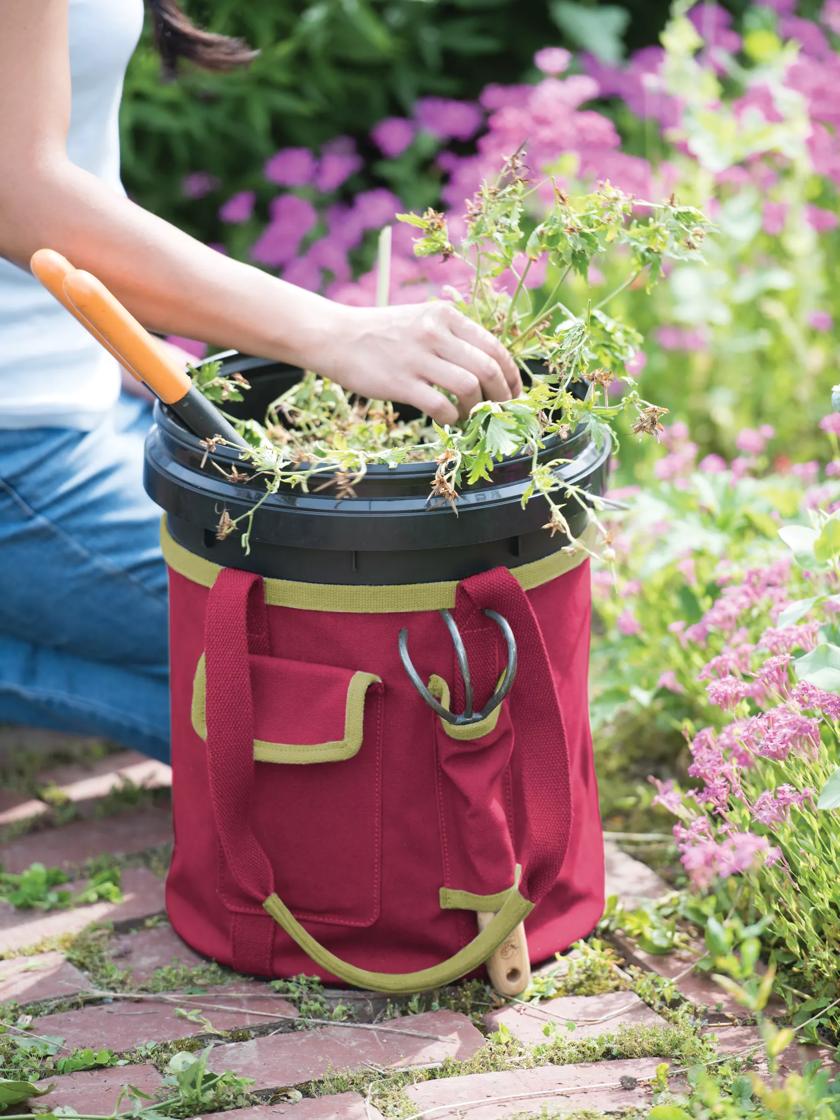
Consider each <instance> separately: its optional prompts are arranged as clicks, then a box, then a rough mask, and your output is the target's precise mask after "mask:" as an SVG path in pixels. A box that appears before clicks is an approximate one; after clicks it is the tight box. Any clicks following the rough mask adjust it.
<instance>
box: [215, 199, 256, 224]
mask: <svg viewBox="0 0 840 1120" xmlns="http://www.w3.org/2000/svg"><path fill="white" fill-rule="evenodd" d="M256 198H257V196H256V195H255V194H254V192H253V191H240V192H239V193H238V194H235V195H233V196H232V197H231V198H229V199H228V200H227V202H226V203H225V204H224V206H223V207H222V208H221V210H220V211H219V217H220V218H221V219H222V221H223V222H228V223H230V224H231V225H239V224H241V223H242V222H247V221H248V219H249V218H250V217H251V215H252V214H253V212H254V203H255V202H256Z"/></svg>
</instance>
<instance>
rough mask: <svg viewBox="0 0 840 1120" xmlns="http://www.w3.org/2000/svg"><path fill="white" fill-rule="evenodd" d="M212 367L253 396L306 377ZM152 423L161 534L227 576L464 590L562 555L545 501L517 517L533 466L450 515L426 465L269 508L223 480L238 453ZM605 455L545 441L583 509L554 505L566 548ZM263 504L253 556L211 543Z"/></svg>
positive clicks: (595, 489)
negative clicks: (495, 574) (242, 381)
mask: <svg viewBox="0 0 840 1120" xmlns="http://www.w3.org/2000/svg"><path fill="white" fill-rule="evenodd" d="M217 359H221V360H222V361H223V363H224V364H225V367H226V372H236V371H241V372H243V373H244V374H245V375H246V376H248V377H249V379H251V380H252V382H253V383H254V385H255V388H256V387H257V385H258V381H259V377H260V376H261V375H263V376H266V377H267V376H269V375H273V379H274V381H275V382H277V381H280V380H282V379H283V377H284V374H285V379H286V380H288V379H289V378H290V377H294V376H297V377H299V376H301V374H302V371H301V370H297V369H293V368H292V367H289V366H284V365H283V364H282V363H276V362H270V361H268V360H264V359H255V358H248V357H243V356H241V355H239V354H237V353H236V352H233V351H231V352H226V353H224V354H220V355H214V357H213V359H207V360H208V361H209V360H217ZM260 391H261V392H262V393H263V396H265V395H266V393H268V392H269V391H271V393H272V398H271V399H273V396H276V395H278V394H279V392H280V391H282V389H280V390H278V392H277V393H274V392H273V390H272V387H271V385H270V384H269V383H268V382H266V383H265V384H264V386H263V387H262V388H261V389H260ZM251 392H252V393H253V392H254V390H253V389H252V390H251ZM253 399H257V398H253ZM226 407H227V406H226ZM247 407H248V406H247V403H245V405H244V409H245V410H247ZM231 411H232V410H231ZM246 414H247V411H243V415H246ZM155 420H156V424H155V425H154V426H153V428H152V429H151V431H150V432H149V435H148V438H147V441H146V455H145V471H144V483H145V486H146V490H147V492H148V493H149V495H150V496H151V497H152V499H153V500H154V501H155V502H157V504H158V505H159V506H161V507H162V508H163V509H164V510H165V511H166V513H167V522H168V527H169V531H170V533H171V535H172V536H173V538H174V539H175V540H176V541H177V542H178V543H179V544H181V545H183V546H184V547H185V548H188V549H189V550H190V551H193V552H196V553H198V554H199V555H202V556H205V557H206V558H207V559H210V560H212V561H213V562H215V563H218V564H221V565H223V566H227V567H239V568H247V569H249V570H252V571H257V572H259V573H260V574H262V575H268V576H275V577H277V578H290V579H294V578H297V579H302V580H305V581H311V582H335V583H372V584H380V583H389V582H394V583H401V582H406V583H407V582H417V581H420V580H423V579H427V580H436V579H452V578H463V577H464V575H466V574H471V573H472V572H473V571H480V570H483V569H486V568H487V567H493V566H495V565H496V564H507V565H508V566H511V565H513V564H516V563H525V562H528V561H530V560H534V559H538V558H540V557H541V556H544V555H547V554H549V553H551V552H556V551H557V550H558V549H560V548H562V547H564V546H566V545H568V543H569V541H568V539H567V538H565V537H563V536H562V535H561V534H557V535H556V536H554V537H552V536H551V535H550V534H549V532H547V531H546V529H545V528H544V525H545V522H546V520H547V507H546V503H545V501H544V500H543V499H542V498H540V497H538V496H535V497H534V498H533V499H532V500H531V501H529V502H528V503H527V505H526V506H525V507H523V505H522V498H523V494H524V492H525V489H526V487H527V486H528V484H529V480H530V468H531V462H532V458H533V457H532V456H531V455H529V454H520V455H517V456H514V457H512V458H510V459H508V460H504V461H503V462H502V463H500V464H498V465H497V467H496V469H495V470H494V471H493V474H492V477H491V480H490V482H489V483H488V482H479V483H477V484H475V485H473V486H470V487H465V488H464V489H463V490H462V491H461V492H460V494H459V497H458V501H457V510H456V511H453V509H452V508H451V507H450V505H449V504H448V503H446V502H445V501H443V500H442V499H437V500H435V501H432V502H430V493H431V491H430V484H431V481H432V478H433V476H434V472H435V469H436V464H435V463H434V462H420V463H407V464H400V465H399V466H396V467H388V466H384V465H378V464H377V465H374V466H372V467H370V468H369V469H368V472H367V473H366V474H365V475H364V477H363V478H362V479H361V480H360V482H359V484H358V485H357V486H356V487H355V496H342V497H339V496H338V495H337V494H336V492H335V490H334V489H332V488H329V489H319V490H318V491H317V492H314V491H311V492H307V491H304V490H302V489H300V488H299V487H298V488H292V487H291V486H289V487H281V488H280V489H279V490H278V492H277V493H275V494H272V495H270V496H269V497H268V498H265V490H264V489H263V488H262V486H261V485H257V486H254V485H252V486H250V487H249V486H248V485H247V484H243V483H239V482H231V481H230V480H229V479H228V478H227V477H226V474H227V473H229V471H230V467H231V466H233V465H234V464H236V463H237V462H239V453H238V451H237V450H236V449H234V448H221V447H220V448H218V449H216V450H215V451H212V452H208V449H207V447H206V446H205V445H204V444H202V442H201V441H200V440H199V439H198V438H197V437H195V436H193V435H192V434H191V433H190V432H188V431H187V430H186V429H185V428H184V426H183V425H182V424H181V422H180V421H179V420H178V419H177V418H176V417H175V416H174V414H172V413H171V412H170V411H169V410H168V409H167V408H165V407H164V406H161V405H160V404H156V406H155ZM610 451H611V441H610V439H609V437H608V436H606V437H605V439H604V440H603V442H601V443H596V442H595V441H594V440H593V439H592V438H591V436H590V434H589V432H588V431H587V430H586V429H585V428H582V429H579V430H578V431H576V432H574V433H572V434H571V435H570V436H569V437H568V439H566V440H562V441H561V440H559V439H554V440H552V441H546V446H545V447H543V448H542V449H541V450H540V451H539V453H538V455H537V458H538V461H540V462H543V463H545V462H551V461H554V460H556V459H558V458H563V459H568V461H567V462H564V463H563V465H562V466H561V467H559V468H558V469H557V475H558V479H560V480H562V482H565V483H567V484H568V485H570V486H572V487H577V488H579V490H580V491H581V494H582V495H583V497H584V500H583V501H582V500H581V499H580V497H577V498H574V499H571V498H569V497H568V496H567V495H564V494H563V492H562V490H558V493H557V501H558V504H560V505H561V506H562V507H563V508H564V513H565V515H566V516H567V520H568V522H569V525H570V529H571V533H572V535H573V536H577V535H579V533H581V532H582V531H583V528H584V527H585V525H586V521H587V516H588V515H587V508H586V504H585V496H586V495H587V494H588V495H597V494H601V493H603V490H604V487H605V484H606V476H607V468H608V462H609V457H610ZM223 472H224V473H223ZM326 477H327V476H322V477H321V478H320V479H319V482H318V485H319V487H320V485H321V483H322V482H323V481H325V480H326ZM261 498H262V499H264V500H263V502H262V504H261V506H260V508H259V510H258V511H257V512H256V514H255V516H254V518H253V526H252V530H251V537H250V542H251V551H250V553H249V554H246V553H245V552H244V551H243V549H242V545H241V542H240V540H239V534H238V533H234V534H232V535H231V536H230V537H228V538H226V539H223V540H219V539H217V535H216V529H217V526H218V524H219V519H220V517H221V515H222V513H223V512H226V513H227V514H228V515H229V516H230V517H231V518H234V519H235V518H238V517H240V516H241V515H243V514H247V513H248V511H249V510H250V509H251V508H253V506H254V505H255V503H256V502H257V501H259V500H260V499H261Z"/></svg>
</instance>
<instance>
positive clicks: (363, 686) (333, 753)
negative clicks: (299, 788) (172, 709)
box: [191, 653, 382, 766]
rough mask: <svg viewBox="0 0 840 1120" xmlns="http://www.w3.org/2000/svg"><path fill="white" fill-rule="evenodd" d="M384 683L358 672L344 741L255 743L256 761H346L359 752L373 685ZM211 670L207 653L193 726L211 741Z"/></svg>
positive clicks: (196, 681)
mask: <svg viewBox="0 0 840 1120" xmlns="http://www.w3.org/2000/svg"><path fill="white" fill-rule="evenodd" d="M381 683H382V681H381V679H380V678H379V677H377V676H375V675H374V674H373V673H363V672H361V671H360V672H356V673H354V674H353V676H352V677H351V678H350V684H349V685H348V687H347V702H346V705H345V708H344V738H343V739H337V740H335V741H334V742H331V743H270V742H268V741H267V740H265V739H255V740H254V760H255V761H256V762H278V763H293V764H296V765H299V766H306V765H309V764H311V763H315V762H343V761H344V760H345V759H347V758H352V757H353V755H356V754H358V753H359V748H360V747H361V745H362V735H363V732H364V722H365V699H366V697H367V690H368V688H370V686H371V685H372V684H381ZM206 703H207V671H206V668H205V664H204V654H203V653H202V655H201V657H199V659H198V664H197V665H196V667H195V677H194V678H193V694H192V710H191V716H192V725H193V730H194V731H195V733H196V735H197V736H198V737H199V739H204V740H205V741H206V739H207V718H206Z"/></svg>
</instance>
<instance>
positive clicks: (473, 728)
mask: <svg viewBox="0 0 840 1120" xmlns="http://www.w3.org/2000/svg"><path fill="white" fill-rule="evenodd" d="M503 676H504V673H503V674H502V677H503ZM502 677H499V683H501V680H502ZM429 692H431V694H432V696H434V698H435V699H436V700H440V702H441V704H443V706H444V708H446V710H447V712H448V711H450V710H451V709H450V707H449V685H448V684H447V683H446V681H445V680H444V679H443V677H439V676H438V675H437V673H435V674H434V675H433V676H431V677H429ZM501 711H502V705H501V704H500V705H499V706H498V708H494V709H493V711H492V712H491V713H490V715H489V716H485V717H484V719H482V720H479V721H478V723H466V724H464V725H463V726H459V725H458V724H456V723H447V722H446V720H445V719H443V717H442V716H438V719H439V720H440V725H441V727H442V728H443V730H444V731H445V732H446V734H447V735H448V736H449V738H450V739H459V740H460V741H461V742H465V741H467V740H469V739H480V738H481V736H482V735H489V734H490V732H491V731H495V730H496V724H497V723H498V722H499V715H500V713H501Z"/></svg>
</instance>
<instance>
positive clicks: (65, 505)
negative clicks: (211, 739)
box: [0, 396, 169, 759]
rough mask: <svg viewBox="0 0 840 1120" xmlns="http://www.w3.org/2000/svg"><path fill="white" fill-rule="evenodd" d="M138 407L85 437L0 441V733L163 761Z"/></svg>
mask: <svg viewBox="0 0 840 1120" xmlns="http://www.w3.org/2000/svg"><path fill="white" fill-rule="evenodd" d="M150 422H151V413H150V409H149V406H148V404H147V403H146V402H145V401H141V400H138V399H135V398H132V397H125V396H123V397H122V398H121V399H120V400H119V402H118V403H117V405H116V407H115V408H114V409H113V411H112V412H111V413H110V414H109V415H108V416H107V417H106V419H105V420H104V421H103V422H102V423H101V424H100V425H99V426H98V427H97V428H95V429H94V430H93V431H91V432H80V431H75V430H70V429H64V428H39V429H30V430H24V431H3V432H0V573H2V577H0V723H17V724H27V725H31V726H35V727H46V728H52V729H55V730H60V731H74V732H78V733H80V734H83V735H96V736H101V737H103V738H107V739H109V740H113V741H115V742H118V743H122V744H124V745H126V746H130V747H136V748H137V749H138V750H141V751H144V752H145V753H146V754H150V755H154V756H155V757H156V758H163V759H165V758H167V757H168V754H169V699H168V686H167V678H168V654H167V639H168V635H167V605H166V603H167V600H166V569H165V567H164V563H163V560H162V558H161V554H160V547H159V542H158V534H159V526H160V510H159V509H158V508H157V507H156V506H155V505H154V504H153V503H152V502H151V500H150V499H149V498H148V497H147V496H146V494H145V492H144V490H143V486H142V473H143V440H144V437H145V435H146V431H147V429H148V427H149V424H150Z"/></svg>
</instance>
